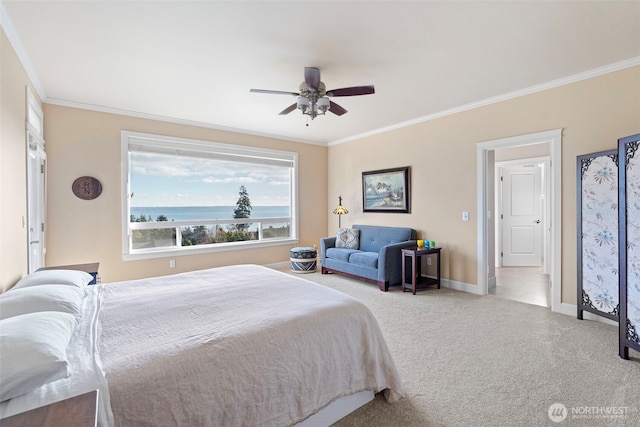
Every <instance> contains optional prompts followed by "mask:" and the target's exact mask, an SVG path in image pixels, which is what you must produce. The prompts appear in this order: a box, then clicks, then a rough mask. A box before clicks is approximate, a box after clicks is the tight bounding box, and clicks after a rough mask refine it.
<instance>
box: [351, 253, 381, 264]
mask: <svg viewBox="0 0 640 427" xmlns="http://www.w3.org/2000/svg"><path fill="white" fill-rule="evenodd" d="M349 262H350V263H352V264H359V265H364V266H367V267H371V268H378V253H377V252H362V251H360V252H354V253H352V254H351V256H350V257H349Z"/></svg>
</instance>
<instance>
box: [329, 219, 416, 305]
mask: <svg viewBox="0 0 640 427" xmlns="http://www.w3.org/2000/svg"><path fill="white" fill-rule="evenodd" d="M352 228H353V229H358V230H359V234H360V238H359V245H358V247H357V248H339V247H336V236H333V237H325V238H323V239H320V254H321V262H322V274H326V273H329V272H332V273H339V274H342V275H345V276H349V277H354V278H357V279H362V280H364V281H367V282H371V283H375V284H377V285H378V287H379V288H380V290H381V291H384V292H386V291H388V290H389V286H390V285H396V284H399V283H400V282H401V281H402V258H401V249H403V248H408V247H411V246H415V245H416V242H415V239H416V231H415V230H414V229H413V228H406V227H384V226H378V225H354V226H353V227H352Z"/></svg>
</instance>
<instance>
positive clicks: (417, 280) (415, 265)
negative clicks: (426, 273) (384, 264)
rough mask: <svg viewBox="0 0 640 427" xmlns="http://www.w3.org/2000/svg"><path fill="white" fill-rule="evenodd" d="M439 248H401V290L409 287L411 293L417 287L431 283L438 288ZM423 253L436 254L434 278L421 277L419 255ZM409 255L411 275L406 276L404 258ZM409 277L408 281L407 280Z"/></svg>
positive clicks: (414, 292)
mask: <svg viewBox="0 0 640 427" xmlns="http://www.w3.org/2000/svg"><path fill="white" fill-rule="evenodd" d="M440 249H442V248H427V247H423V248H419V247H417V246H416V247H413V248H406V249H402V292H405V291H406V290H407V289H411V290H412V291H413V294H414V295H415V294H416V290H418V289H419V288H425V287H429V286H432V285H438V289H440ZM425 255H436V271H437V273H436V278H435V279H433V278H431V277H422V263H421V262H420V257H422V256H425ZM407 257H409V259H410V262H411V276H409V277H407V269H406V259H407ZM407 279H410V282H409V281H408V280H407Z"/></svg>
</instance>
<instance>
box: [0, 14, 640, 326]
mask: <svg viewBox="0 0 640 427" xmlns="http://www.w3.org/2000/svg"><path fill="white" fill-rule="evenodd" d="M617 6H618V7H620V8H621V9H616V10H615V11H614V12H615V13H614V12H612V15H613V16H607V17H606V18H603V19H604V20H605V21H606V20H608V19H610V20H611V22H615V24H614V25H607V26H608V27H618V26H620V27H626V28H637V27H638V24H639V22H638V21H639V18H638V14H637V13H627V11H625V9H624V8H625V7H634V3H633V2H627V3H621V4H617ZM635 6H637V3H636V4H635ZM632 10H633V11H636V12H637V7H636V9H632ZM616 13H617V14H619V15H617V14H616ZM3 16H4V11H3ZM620 21H626V22H629V24H628V25H626V26H621V25H620V24H619V22H620ZM4 25H5V21H4V20H3V32H2V39H1V49H2V76H1V79H2V81H1V85H2V86H1V89H2V115H1V117H2V124H1V128H2V131H1V132H2V135H1V137H2V141H1V142H2V144H1V147H0V150H1V151H0V153H1V155H0V162H1V167H0V173H1V179H0V186H1V187H0V190H1V191H0V194H1V195H2V200H3V202H2V207H0V209H1V211H0V212H1V217H2V221H0V234H1V235H2V236H3V242H2V245H1V246H0V250H1V253H0V279H1V280H0V284H1V285H2V287H3V289H6V288H7V287H9V286H10V285H11V284H13V283H15V282H16V281H17V280H18V279H20V278H21V277H22V276H24V275H25V274H26V273H27V260H26V258H27V255H26V254H27V239H26V237H25V236H26V230H25V228H24V225H23V224H24V217H25V213H26V197H25V192H24V190H23V189H24V188H25V187H26V184H25V168H24V111H25V104H24V102H25V95H24V88H25V86H28V87H30V88H31V91H32V92H33V93H34V94H36V95H37V96H40V95H41V94H40V93H39V91H38V89H37V87H36V84H35V83H34V82H33V81H32V80H31V79H30V76H29V74H28V72H27V70H26V69H25V65H24V64H23V63H22V62H21V60H20V58H19V56H18V54H17V53H16V51H15V47H14V46H13V44H12V42H11V40H10V39H9V37H8V35H7V32H6V31H7V30H6V29H5V28H4ZM594 25H595V24H594ZM603 25H604V24H603ZM610 30H611V29H610ZM611 31H613V30H611ZM595 33H596V34H597V31H596V32H595ZM616 34H617V36H618V37H620V34H618V33H616ZM632 34H634V36H632V37H631V39H632V40H633V37H636V38H635V40H637V31H634V32H633V33H632ZM622 35H624V33H622ZM590 40H591V41H592V43H595V41H594V39H590ZM595 40H597V37H596V38H595ZM638 45H639V44H638V43H635V44H634V43H630V44H628V45H627V46H626V48H627V49H628V50H626V51H623V52H622V53H620V54H617V55H618V57H615V55H612V56H606V58H611V59H608V60H606V61H605V62H602V63H598V64H597V65H593V66H589V65H587V66H586V67H585V68H580V67H576V68H571V70H575V71H572V72H568V73H566V74H560V75H557V76H556V77H555V78H554V79H548V80H547V81H544V82H541V83H548V82H549V81H552V80H553V81H555V83H554V84H551V85H548V86H545V85H541V86H538V87H537V89H536V90H532V91H530V92H520V93H517V94H516V95H517V96H513V97H504V98H500V99H497V100H496V102H493V103H486V105H485V104H482V105H480V104H478V105H475V106H474V108H468V109H462V110H460V111H450V112H449V113H448V114H446V115H442V116H433V117H430V119H429V120H423V121H417V122H416V123H407V126H402V127H398V128H389V129H387V130H386V131H385V132H382V133H376V134H372V135H362V136H360V137H358V138H356V139H353V140H348V141H344V142H342V143H334V142H335V141H337V140H338V139H339V138H335V139H330V140H329V141H328V143H318V144H308V143H305V142H298V141H296V140H291V139H290V138H279V137H277V136H270V137H265V136H258V135H255V134H243V133H237V132H232V131H228V130H225V129H220V128H215V127H209V128H207V127H201V126H197V125H193V124H190V123H188V122H186V121H169V120H161V118H162V117H160V116H162V115H161V114H156V115H154V114H142V115H137V116H136V115H130V114H126V112H125V111H123V110H116V109H102V110H96V109H91V108H88V107H89V106H90V105H89V104H92V102H91V100H86V101H84V102H82V103H80V102H78V103H64V102H56V100H55V99H54V98H55V96H52V95H49V97H51V98H52V99H50V101H51V102H47V100H46V99H45V100H41V102H42V108H43V111H44V117H45V139H46V142H47V156H48V183H47V185H48V187H47V191H48V205H47V225H48V231H47V259H46V262H47V265H59V264H71V263H80V262H93V261H99V262H100V274H101V276H102V278H103V281H108V282H111V281H118V280H125V279H136V278H141V277H148V276H155V275H163V274H170V273H174V272H176V273H177V272H184V271H190V270H198V269H203V268H209V267H218V266H225V265H233V264H238V263H242V262H245V260H246V259H247V258H250V259H251V262H254V263H257V264H264V265H267V264H274V263H280V262H284V261H286V260H287V258H288V251H289V249H290V247H291V245H289V246H275V247H272V248H268V249H260V248H256V249H251V250H246V251H228V252H218V253H215V254H213V255H211V254H203V255H194V256H188V257H187V256H185V257H177V258H176V267H175V268H170V267H169V262H168V258H159V259H149V260H142V261H135V262H130V261H129V262H126V261H123V260H122V253H121V239H120V236H121V225H120V223H121V220H120V218H121V216H120V203H121V195H120V164H119V159H120V132H121V131H122V130H130V131H136V132H146V133H153V134H159V135H167V136H177V137H182V138H190V139H196V140H205V141H214V142H222V143H230V144H242V145H250V146H255V147H262V148H270V149H276V150H285V151H293V152H297V153H298V154H299V162H300V165H299V170H300V171H301V172H300V174H299V177H298V180H299V181H298V185H299V188H300V189H301V190H300V195H299V196H300V199H299V209H300V230H299V235H300V242H299V243H300V244H301V245H313V244H317V242H318V240H319V239H320V238H321V237H325V236H327V235H330V234H333V233H334V232H335V229H336V227H337V218H336V217H335V216H334V215H332V214H331V211H332V210H333V208H334V207H335V206H334V205H335V203H336V202H337V200H338V196H340V195H341V196H342V197H343V199H344V204H345V205H346V206H347V207H348V208H349V210H350V214H349V215H347V216H345V217H343V218H342V220H343V222H344V223H345V224H354V223H369V224H380V225H397V226H408V227H413V228H415V229H416V230H418V233H419V235H422V236H425V237H426V236H428V238H432V239H434V240H436V241H438V242H441V243H442V244H443V246H444V247H446V251H445V253H444V254H443V278H444V279H445V281H448V282H449V285H450V286H460V287H464V288H465V289H466V290H470V291H471V292H473V290H474V288H477V286H478V283H479V278H478V268H477V263H478V258H479V257H480V254H479V253H478V250H477V244H476V241H477V225H476V218H477V215H478V212H477V209H476V206H477V186H476V181H477V180H476V144H477V143H480V142H484V141H491V140H497V139H500V138H505V137H511V136H517V135H525V134H532V133H536V132H541V131H547V130H552V129H563V136H562V165H561V166H562V167H561V169H562V175H561V181H562V196H563V197H562V203H561V215H562V234H561V240H562V247H561V265H560V266H559V270H560V283H559V284H556V286H559V291H560V295H561V303H562V304H563V306H561V309H562V310H566V313H567V314H571V315H572V314H573V313H574V312H575V304H576V284H575V277H576V267H575V266H576V249H575V244H574V242H575V239H576V235H575V234H576V231H575V229H576V226H575V225H576V220H575V218H576V209H575V192H576V191H575V158H576V156H578V155H580V154H584V153H589V152H595V151H599V150H605V149H609V148H613V147H614V145H615V143H616V140H617V139H618V138H620V137H623V136H626V135H631V134H633V133H637V132H638V130H640V101H639V97H640V60H638V58H639V57H640V51H639V49H640V47H639V46H638ZM587 47H589V46H587ZM602 50H603V51H607V50H611V51H616V49H607V48H606V47H605V48H603V49H602ZM562 53H563V54H566V55H569V56H570V54H568V53H566V52H562ZM314 60H315V59H314V58H309V62H304V61H303V60H298V59H296V61H294V62H296V64H294V65H292V66H291V68H292V69H293V70H294V72H293V73H292V76H293V78H294V80H293V81H292V82H290V83H287V81H289V79H283V83H282V84H283V86H284V87H282V88H281V89H288V88H289V86H291V85H293V87H292V89H294V88H295V87H296V85H297V84H298V80H300V76H301V72H302V67H304V66H306V65H312V64H311V62H313V61H314ZM230 62H231V61H230ZM587 64H590V63H587ZM295 70H297V72H296V71H295ZM39 72H42V73H45V72H43V71H39ZM357 77H358V76H354V77H353V78H357ZM40 78H44V75H42V76H40ZM560 78H566V80H563V81H557V80H558V79H560ZM258 83H260V82H257V81H255V80H251V79H250V80H249V81H247V82H246V85H247V89H246V91H248V88H249V87H254V86H255V85H257V84H258ZM352 83H353V84H359V83H362V84H365V83H369V82H367V81H360V78H357V79H356V80H355V81H350V82H349V83H347V84H352ZM370 83H373V84H376V88H377V89H378V91H380V90H381V87H380V86H379V84H378V83H377V82H376V81H372V82H370ZM263 84H264V85H265V87H273V88H274V89H278V87H274V86H273V84H275V82H273V83H272V82H270V81H264V83H263ZM517 89H523V88H522V87H518V88H517ZM514 90H515V88H514ZM506 92H512V91H506ZM506 92H502V93H499V94H495V95H503V94H504V93H506ZM256 96H257V95H256ZM375 96H378V94H376V95H374V97H375ZM486 98H489V96H485V97H483V98H480V99H478V101H479V100H485V99H486ZM251 99H255V98H251ZM256 102H266V101H256ZM358 102H362V104H357V105H358V107H357V108H356V107H355V106H354V107H353V108H350V112H349V115H351V114H353V115H355V114H357V110H358V109H360V108H364V107H365V106H366V102H369V99H362V100H358ZM465 104H467V103H465ZM268 105H271V104H268ZM275 105H276V106H277V105H279V103H278V99H276V100H275ZM285 105H286V102H285ZM345 105H349V104H347V103H345ZM354 105H356V104H354ZM456 105H460V104H452V105H450V106H449V108H452V107H454V106H456ZM270 108H271V107H270V106H265V105H262V106H261V108H260V109H259V114H260V115H261V116H264V117H265V118H266V120H271V121H275V119H274V117H276V112H277V111H279V110H277V108H278V107H276V110H274V111H272V110H270ZM279 108H282V107H279ZM386 108H387V107H386V106H384V105H383V106H381V107H380V108H379V109H382V110H384V109H386ZM447 109H448V108H443V109H442V110H447ZM143 113H147V112H146V111H144V112H143ZM271 113H273V114H271ZM349 115H346V116H344V117H341V118H340V119H343V121H344V120H346V119H348V118H349ZM252 116H253V114H252V115H248V116H247V117H248V118H249V119H252V118H253V117H252ZM425 116H429V115H428V114H425ZM296 118H297V119H298V122H297V126H299V127H300V129H302V128H304V123H305V121H304V120H303V118H302V117H296ZM329 118H330V117H319V118H317V119H316V120H314V122H313V123H312V124H311V125H310V127H309V128H308V129H310V130H312V131H315V130H320V129H321V127H322V120H324V119H329ZM331 118H332V117H331ZM408 121H409V119H405V120H399V121H398V123H399V122H408ZM373 128H374V129H377V128H379V126H374V127H373ZM300 131H301V130H300ZM363 133H364V132H359V133H358V134H363ZM299 139H304V138H299ZM389 147H391V149H390V148H389ZM398 148H399V149H398ZM405 165H410V166H412V177H411V179H412V184H413V187H412V211H411V213H410V214H408V215H397V214H375V213H363V212H362V211H361V208H360V206H361V203H362V200H361V187H360V179H361V176H360V174H361V172H363V171H369V170H377V169H384V168H388V167H397V166H405ZM85 175H89V176H95V177H97V178H99V179H100V181H101V182H102V184H103V187H104V191H103V194H102V195H101V197H99V198H98V199H96V200H94V201H91V202H86V201H82V200H79V199H77V198H75V197H74V196H73V194H72V192H71V191H70V189H69V187H70V185H71V183H72V182H73V180H74V179H75V178H77V177H79V176H85ZM434 177H437V178H434ZM452 194H455V196H456V197H455V198H452V197H451V195H452ZM432 206H438V209H432ZM464 211H468V212H470V216H471V221H469V222H462V221H461V220H460V219H459V218H460V213H461V212H464ZM98 229H100V232H97V230H98ZM445 286H446V285H445ZM564 305H566V306H567V307H564Z"/></svg>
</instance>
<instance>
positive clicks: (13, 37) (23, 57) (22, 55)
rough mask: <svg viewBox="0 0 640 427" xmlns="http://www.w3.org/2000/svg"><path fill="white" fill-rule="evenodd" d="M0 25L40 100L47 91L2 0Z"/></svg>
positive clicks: (44, 96)
mask: <svg viewBox="0 0 640 427" xmlns="http://www.w3.org/2000/svg"><path fill="white" fill-rule="evenodd" d="M0 27H2V29H3V30H4V33H5V34H6V35H7V38H8V39H9V43H10V44H11V46H12V47H13V50H14V51H15V52H16V55H17V56H18V59H19V60H20V62H21V63H22V66H23V67H24V69H25V71H26V72H27V76H29V79H30V80H31V84H33V87H34V89H35V90H36V92H37V94H38V96H39V97H40V99H41V100H44V99H46V98H47V93H46V91H45V90H44V86H43V85H42V82H41V81H40V78H39V77H38V74H37V73H36V71H35V68H34V67H33V64H32V63H31V59H30V58H29V55H28V54H27V51H26V49H25V48H24V46H23V45H22V42H21V41H20V37H18V33H16V30H15V27H14V26H13V23H12V22H11V19H10V18H9V15H7V11H6V10H5V8H4V5H3V2H2V1H0Z"/></svg>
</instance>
